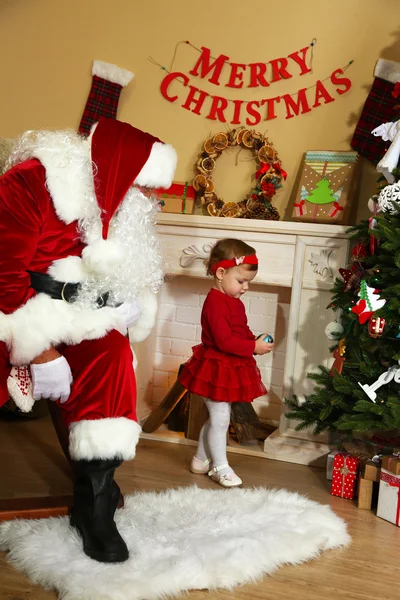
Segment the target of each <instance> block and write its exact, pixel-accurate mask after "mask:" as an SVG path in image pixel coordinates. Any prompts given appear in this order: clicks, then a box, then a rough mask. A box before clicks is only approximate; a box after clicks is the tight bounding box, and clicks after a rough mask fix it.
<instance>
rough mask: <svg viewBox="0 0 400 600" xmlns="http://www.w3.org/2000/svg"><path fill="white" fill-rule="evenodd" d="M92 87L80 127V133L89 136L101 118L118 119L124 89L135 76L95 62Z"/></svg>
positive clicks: (103, 63) (123, 70) (118, 68)
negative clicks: (120, 99) (120, 98)
mask: <svg viewBox="0 0 400 600" xmlns="http://www.w3.org/2000/svg"><path fill="white" fill-rule="evenodd" d="M92 76H93V79H92V87H91V88H90V92H89V96H88V99H87V102H86V106H85V110H84V111H83V115H82V119H81V122H80V125H79V129H78V131H79V133H81V134H83V135H89V133H90V129H91V127H92V125H93V124H94V123H96V122H97V121H98V120H99V118H100V117H109V118H112V119H115V118H116V117H117V109H118V101H119V96H120V94H121V90H122V88H123V87H125V86H126V85H128V83H129V82H130V81H131V80H132V79H133V77H134V75H133V73H131V72H130V71H127V70H126V69H121V68H120V67H117V66H116V65H112V64H110V63H105V62H102V61H101V60H95V61H94V62H93V68H92Z"/></svg>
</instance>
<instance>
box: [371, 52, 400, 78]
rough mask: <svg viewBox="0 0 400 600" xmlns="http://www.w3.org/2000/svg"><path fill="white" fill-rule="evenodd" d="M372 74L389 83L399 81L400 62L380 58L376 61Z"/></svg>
mask: <svg viewBox="0 0 400 600" xmlns="http://www.w3.org/2000/svg"><path fill="white" fill-rule="evenodd" d="M374 76H375V77H379V78H380V79H385V81H390V82H391V83H396V82H397V81H400V62H396V61H394V60H387V59H386V58H380V59H379V60H378V62H377V63H376V67H375V73H374Z"/></svg>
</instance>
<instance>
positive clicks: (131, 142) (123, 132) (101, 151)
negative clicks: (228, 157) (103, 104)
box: [91, 118, 177, 239]
mask: <svg viewBox="0 0 400 600" xmlns="http://www.w3.org/2000/svg"><path fill="white" fill-rule="evenodd" d="M91 153H92V161H93V179H94V188H95V192H96V198H97V202H98V205H99V207H100V209H101V218H102V222H103V231H102V234H103V239H107V234H108V227H109V224H110V220H111V219H112V217H113V216H114V214H115V212H116V211H117V209H118V207H119V205H120V204H121V202H122V200H123V199H124V197H125V195H126V193H127V191H128V190H129V188H130V187H131V186H132V185H133V184H137V185H140V186H145V187H150V188H159V187H161V188H168V187H169V186H170V185H171V183H172V179H173V176H174V173H175V168H176V162H177V156H176V152H175V150H174V148H173V147H172V146H170V145H169V144H164V143H163V142H161V141H160V140H159V139H158V138H157V137H154V136H153V135H151V134H150V133H145V132H144V131H141V130H140V129H136V127H132V125H129V124H128V123H122V122H121V121H116V120H115V119H106V118H102V119H100V121H99V122H98V123H97V125H96V126H95V129H94V131H93V133H92V136H91Z"/></svg>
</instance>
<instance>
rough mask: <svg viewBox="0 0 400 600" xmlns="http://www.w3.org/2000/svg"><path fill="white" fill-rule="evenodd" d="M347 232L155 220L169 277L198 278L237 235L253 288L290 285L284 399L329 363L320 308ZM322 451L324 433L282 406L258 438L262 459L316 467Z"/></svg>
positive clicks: (342, 256) (326, 316)
mask: <svg viewBox="0 0 400 600" xmlns="http://www.w3.org/2000/svg"><path fill="white" fill-rule="evenodd" d="M346 229H347V227H345V226H341V225H322V224H319V223H315V224H314V223H312V224H310V223H294V222H285V221H262V220H247V219H246V220H244V219H232V218H227V219H224V218H215V217H206V216H201V215H180V214H168V213H160V214H159V215H158V219H157V230H158V233H159V236H160V240H161V244H162V248H163V252H164V256H165V264H166V271H167V273H168V274H170V275H185V276H187V277H197V278H205V277H206V275H205V269H204V259H205V257H206V255H207V253H208V252H209V249H210V247H211V245H212V244H214V243H215V242H216V241H217V240H219V239H222V238H226V237H236V238H241V239H243V241H245V242H247V243H249V244H250V245H251V246H254V248H255V249H256V252H257V255H258V258H259V270H258V273H257V277H256V279H255V280H254V282H253V285H261V284H262V285H264V286H265V285H272V286H284V287H287V288H291V304H290V312H289V322H288V327H287V345H286V358H285V367H284V385H283V392H284V393H283V398H284V397H288V396H291V395H292V394H297V395H298V396H300V397H304V395H306V394H307V393H309V392H310V390H311V389H312V388H311V384H310V382H309V381H308V380H307V379H306V375H307V373H308V372H310V371H311V370H315V369H316V366H317V365H318V364H325V365H330V362H331V355H330V353H329V346H330V344H331V342H329V340H328V339H327V338H326V336H325V334H324V329H325V326H326V325H327V324H328V323H329V321H331V320H332V313H330V311H328V310H326V306H327V305H328V304H329V302H330V292H329V290H330V289H331V288H332V284H333V281H334V278H335V277H336V276H337V275H338V269H339V268H340V267H343V266H344V265H346V263H347V258H348V250H349V240H348V238H347V236H346ZM283 398H282V400H283ZM327 401H328V399H327ZM327 452H328V446H327V439H326V437H325V436H319V437H318V438H315V437H314V436H312V435H311V433H310V432H309V431H301V432H296V431H295V430H294V427H293V423H291V422H290V421H289V420H288V419H287V418H286V417H285V404H284V402H283V401H282V408H281V417H280V423H279V428H278V429H277V431H276V432H275V433H274V434H272V435H271V436H270V437H269V438H267V440H266V441H265V445H264V453H265V456H266V457H270V458H274V459H278V460H284V461H289V462H296V463H301V464H318V463H320V462H321V459H322V457H323V456H325V455H326V454H327Z"/></svg>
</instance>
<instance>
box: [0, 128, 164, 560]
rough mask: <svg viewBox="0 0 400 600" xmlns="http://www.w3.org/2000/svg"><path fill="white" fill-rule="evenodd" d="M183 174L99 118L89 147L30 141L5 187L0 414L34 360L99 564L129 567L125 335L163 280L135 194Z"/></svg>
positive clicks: (130, 416) (150, 320) (142, 332)
mask: <svg viewBox="0 0 400 600" xmlns="http://www.w3.org/2000/svg"><path fill="white" fill-rule="evenodd" d="M175 167H176V153H175V150H174V149H173V148H172V147H171V146H170V145H167V144H164V143H162V142H161V141H160V140H158V139H157V138H155V137H153V136H152V135H150V134H148V133H144V132H142V131H140V130H138V129H135V128H134V127H132V126H131V125H128V124H127V123H121V122H119V121H115V120H114V119H100V121H99V122H98V124H97V125H95V126H94V128H93V130H92V132H91V134H90V136H89V138H87V139H85V138H83V137H81V136H80V135H78V134H75V133H71V132H65V131H62V132H28V133H26V134H24V135H23V136H22V138H21V139H20V140H19V142H18V144H17V145H16V147H15V150H14V152H13V154H12V155H11V157H10V168H9V170H8V171H7V172H6V173H5V174H4V175H3V176H2V177H1V178H0V257H1V259H0V311H1V312H0V406H1V405H2V404H4V403H5V402H6V401H7V400H8V391H7V378H8V376H9V374H10V370H11V368H12V366H13V365H27V364H28V365H30V370H31V376H32V385H33V397H34V398H35V400H37V399H40V398H50V399H52V400H54V401H56V402H57V403H58V404H59V407H60V410H61V413H62V416H63V419H64V421H65V423H66V425H67V426H68V428H69V438H70V439H69V450H70V455H71V458H72V460H73V466H74V471H75V475H76V478H75V485H74V508H73V512H72V515H71V523H72V525H74V526H75V527H76V528H77V529H78V531H79V532H80V534H81V536H82V538H83V546H84V551H85V553H86V554H87V555H88V556H90V557H92V558H94V559H96V560H99V561H102V562H121V561H124V560H126V559H127V558H128V549H127V547H126V544H125V542H124V540H123V539H122V537H121V536H120V534H119V532H118V530H117V528H116V525H115V522H114V512H115V509H116V506H117V502H118V499H119V488H118V486H117V484H116V483H115V482H114V480H113V477H114V471H115V469H116V468H117V467H118V466H119V465H120V464H121V463H122V461H123V460H130V459H133V458H134V456H135V448H136V444H137V442H138V439H139V434H140V426H139V424H138V422H137V417H136V382H135V374H134V369H133V364H132V351H131V347H130V344H129V341H128V339H127V337H126V332H127V327H131V329H130V334H131V339H133V340H135V341H141V340H143V339H144V338H145V337H146V336H147V335H148V333H149V332H150V330H151V328H152V327H153V325H154V320H155V314H156V308H157V303H156V299H155V293H156V292H157V291H158V289H159V287H160V285H161V283H162V281H163V272H162V262H161V256H160V252H159V249H158V244H157V239H156V236H155V233H154V230H153V220H154V215H155V211H156V208H155V205H154V203H153V201H152V200H151V199H149V198H148V197H147V196H146V195H145V194H144V193H143V192H142V191H141V189H140V188H141V187H149V188H154V187H169V186H170V184H171V182H172V179H173V175H174V171H175ZM25 408H26V407H25Z"/></svg>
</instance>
